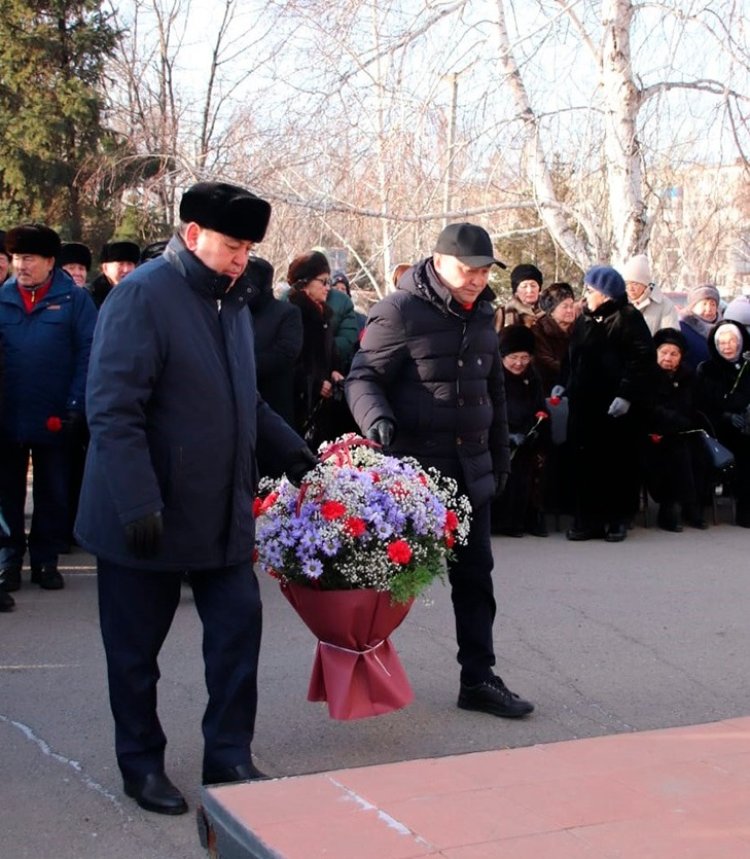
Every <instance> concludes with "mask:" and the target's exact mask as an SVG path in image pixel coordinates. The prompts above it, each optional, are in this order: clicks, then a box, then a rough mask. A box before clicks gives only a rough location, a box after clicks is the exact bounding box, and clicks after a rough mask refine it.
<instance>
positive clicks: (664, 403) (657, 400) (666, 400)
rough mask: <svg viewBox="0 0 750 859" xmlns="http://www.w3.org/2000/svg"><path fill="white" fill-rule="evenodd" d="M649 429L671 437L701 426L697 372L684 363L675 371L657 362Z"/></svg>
mask: <svg viewBox="0 0 750 859" xmlns="http://www.w3.org/2000/svg"><path fill="white" fill-rule="evenodd" d="M654 380H655V387H654V402H653V407H652V409H651V414H650V416H649V420H648V428H649V432H652V433H656V434H657V435H663V436H669V435H675V434H676V433H681V432H685V431H686V430H690V429H695V428H696V427H698V426H699V425H700V421H699V420H698V412H697V407H696V403H695V386H696V380H695V373H694V372H693V371H692V370H691V369H690V367H687V366H684V365H683V364H680V365H679V366H678V367H677V369H676V370H675V371H674V373H668V372H667V371H666V370H662V369H661V367H659V366H658V365H657V368H656V374H655V379H654Z"/></svg>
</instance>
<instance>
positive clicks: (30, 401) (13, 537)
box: [0, 224, 96, 591]
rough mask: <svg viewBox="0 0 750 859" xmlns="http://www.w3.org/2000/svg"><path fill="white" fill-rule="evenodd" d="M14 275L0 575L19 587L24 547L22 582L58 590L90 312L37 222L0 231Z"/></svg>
mask: <svg viewBox="0 0 750 859" xmlns="http://www.w3.org/2000/svg"><path fill="white" fill-rule="evenodd" d="M5 247H6V250H7V251H8V253H9V254H10V255H11V258H12V261H13V270H14V276H13V277H11V278H10V279H9V280H7V281H6V282H5V283H4V284H3V285H2V287H0V339H2V341H3V346H4V350H3V351H4V355H5V372H4V378H3V384H2V396H1V397H0V399H1V400H2V403H3V410H2V428H1V430H0V519H1V520H4V521H5V523H6V524H7V529H8V533H6V534H3V535H2V536H0V580H2V583H3V587H4V588H5V590H6V591H15V590H18V588H20V587H21V571H22V568H23V561H24V556H25V553H26V549H27V546H28V551H29V561H30V566H31V581H32V583H34V584H37V585H39V586H40V587H42V588H44V589H45V590H59V589H60V588H62V587H63V586H64V584H65V583H64V581H63V578H62V576H61V575H60V572H59V570H58V568H57V562H58V553H59V552H60V550H61V549H62V548H63V547H64V546H65V545H66V544H67V543H68V541H69V536H70V517H69V493H68V478H69V467H68V466H69V462H68V455H69V452H68V441H69V440H70V438H71V437H72V436H73V435H74V434H76V433H77V431H79V430H80V429H81V428H82V427H83V426H84V425H85V418H84V401H85V387H86V373H87V369H88V361H89V352H90V349H91V339H92V336H93V332H94V325H95V322H96V311H95V309H94V306H93V305H92V303H91V300H90V298H89V297H88V295H87V294H86V293H85V292H84V291H82V290H79V289H77V288H76V286H75V285H74V284H73V282H72V281H71V279H70V278H69V277H68V276H67V275H66V274H64V273H63V272H62V271H61V269H59V268H57V267H56V259H57V256H58V255H59V253H60V237H59V236H58V234H57V233H56V232H55V231H54V230H53V229H51V228H50V227H48V226H46V225H45V224H22V225H21V226H18V227H15V228H14V229H12V230H9V231H8V232H7V234H6V236H5ZM29 458H31V461H32V462H33V466H34V513H33V516H32V519H31V530H30V532H29V534H28V539H27V535H26V533H25V516H24V511H25V502H26V473H27V471H28V465H29Z"/></svg>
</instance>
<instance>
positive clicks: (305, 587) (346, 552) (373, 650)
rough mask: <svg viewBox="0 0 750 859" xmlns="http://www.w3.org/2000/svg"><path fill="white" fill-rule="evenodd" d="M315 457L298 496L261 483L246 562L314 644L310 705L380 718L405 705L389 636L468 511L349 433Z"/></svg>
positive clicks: (421, 473)
mask: <svg viewBox="0 0 750 859" xmlns="http://www.w3.org/2000/svg"><path fill="white" fill-rule="evenodd" d="M319 456H320V462H319V464H318V465H317V466H316V467H315V468H314V469H313V470H312V471H311V472H309V473H308V475H307V476H306V479H305V482H304V483H303V485H302V486H301V487H300V488H299V489H297V488H295V487H294V486H292V485H291V484H290V483H289V482H288V481H287V480H286V478H282V479H281V480H270V479H264V480H262V481H261V484H260V491H259V495H258V497H257V498H256V501H255V507H254V514H255V517H256V543H257V558H256V560H257V563H258V565H259V566H260V568H261V569H263V570H265V571H266V572H268V573H270V574H271V575H273V576H275V577H276V578H278V579H279V581H280V584H281V588H282V592H283V593H284V595H285V596H286V598H287V599H288V600H289V602H290V603H291V604H292V606H293V607H294V608H295V609H296V610H297V612H298V614H299V615H300V617H301V618H302V620H303V621H304V622H305V624H306V625H307V626H308V628H309V629H310V630H311V632H313V634H314V635H315V636H316V638H317V639H318V645H317V648H316V653H315V661H314V665H313V672H312V677H311V679H310V686H309V689H308V696H307V697H308V700H310V701H327V702H328V710H329V714H330V715H331V717H332V718H335V719H357V718H363V717H365V716H375V715H380V714H382V713H388V712H390V711H392V710H396V709H399V708H400V707H404V706H406V705H407V704H408V703H409V702H410V701H411V700H412V697H413V695H412V691H411V687H410V686H409V681H408V680H407V678H406V675H405V673H404V670H403V667H402V666H401V663H400V661H399V659H398V654H397V652H396V650H395V648H394V647H393V646H392V644H391V643H390V641H389V639H388V636H389V635H390V634H391V633H392V632H393V630H394V629H396V627H397V626H398V625H399V624H400V623H401V621H402V620H403V619H404V617H406V614H407V613H408V611H409V608H410V606H411V603H412V601H413V599H414V597H415V596H417V595H418V594H419V593H421V592H422V591H423V590H424V589H425V588H426V587H427V586H428V585H429V584H430V583H431V582H432V581H433V580H434V579H435V578H438V577H440V576H441V575H442V574H443V572H444V571H445V562H446V560H447V559H448V558H449V557H450V554H451V550H452V548H453V546H454V545H456V544H457V543H462V542H465V540H466V537H467V535H468V531H469V515H470V512H471V508H470V506H469V502H468V499H466V498H465V497H464V496H458V494H457V486H456V483H455V481H453V480H450V479H449V478H445V477H443V476H442V475H441V474H440V473H439V472H438V471H436V470H434V469H427V470H426V469H423V468H422V467H421V466H420V465H419V464H418V463H417V462H416V461H415V460H412V459H396V458H395V457H390V456H385V455H384V454H383V453H381V452H380V449H379V447H378V446H377V445H376V444H374V442H370V441H367V440H366V439H363V438H361V437H360V436H357V435H355V434H353V433H350V434H348V435H345V436H343V437H342V438H340V439H338V440H337V441H335V442H333V443H332V444H329V445H323V446H322V447H321V449H320V451H319Z"/></svg>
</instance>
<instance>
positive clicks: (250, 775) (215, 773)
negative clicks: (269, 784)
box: [203, 763, 271, 784]
mask: <svg viewBox="0 0 750 859" xmlns="http://www.w3.org/2000/svg"><path fill="white" fill-rule="evenodd" d="M270 778H271V776H269V775H266V774H265V773H264V772H261V771H260V770H259V769H258V767H256V766H255V764H253V763H249V764H238V765H237V766H235V767H222V768H220V769H215V770H204V771H203V784H231V783H232V782H235V781H265V780H266V779H270Z"/></svg>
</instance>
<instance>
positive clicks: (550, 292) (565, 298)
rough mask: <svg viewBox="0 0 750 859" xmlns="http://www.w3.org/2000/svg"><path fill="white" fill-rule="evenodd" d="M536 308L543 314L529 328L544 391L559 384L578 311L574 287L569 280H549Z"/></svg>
mask: <svg viewBox="0 0 750 859" xmlns="http://www.w3.org/2000/svg"><path fill="white" fill-rule="evenodd" d="M539 309H540V310H541V311H542V313H543V314H544V315H543V316H540V317H539V319H538V320H537V323H536V325H535V326H534V327H533V328H532V329H531V330H532V331H533V333H534V341H535V344H536V345H535V350H536V351H535V352H534V366H535V367H536V369H537V372H538V373H539V375H540V377H541V379H542V387H543V389H544V393H545V395H547V394H549V392H550V391H551V390H552V388H553V387H554V386H555V385H559V384H560V374H561V368H562V363H563V360H564V358H565V356H566V355H567V352H568V344H569V343H570V335H571V332H572V330H573V325H574V323H575V321H576V316H577V315H578V309H577V307H576V299H575V295H574V293H573V287H572V286H571V285H570V284H569V283H553V284H551V285H550V286H548V287H547V288H546V289H544V290H543V291H542V293H541V295H540V296H539Z"/></svg>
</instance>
